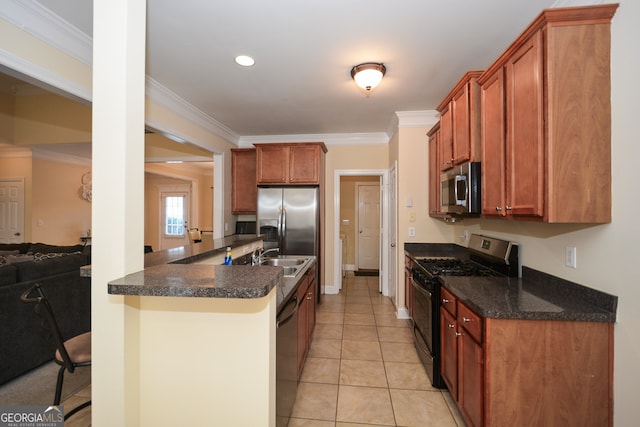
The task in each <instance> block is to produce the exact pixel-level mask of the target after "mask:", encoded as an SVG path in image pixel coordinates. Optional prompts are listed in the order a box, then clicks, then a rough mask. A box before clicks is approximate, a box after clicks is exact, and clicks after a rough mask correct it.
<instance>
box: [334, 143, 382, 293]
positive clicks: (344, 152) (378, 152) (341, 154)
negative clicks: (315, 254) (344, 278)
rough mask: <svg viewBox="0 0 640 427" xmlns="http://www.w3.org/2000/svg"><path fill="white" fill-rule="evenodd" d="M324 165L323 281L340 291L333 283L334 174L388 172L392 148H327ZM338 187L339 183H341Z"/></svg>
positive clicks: (360, 146)
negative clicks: (371, 171)
mask: <svg viewBox="0 0 640 427" xmlns="http://www.w3.org/2000/svg"><path fill="white" fill-rule="evenodd" d="M326 156H327V157H326V165H325V221H324V236H325V246H324V251H323V256H324V272H325V274H324V281H325V283H324V284H325V286H327V287H333V288H335V289H338V287H339V284H335V283H333V281H334V280H333V274H334V256H335V254H334V247H333V246H334V238H333V236H334V232H335V211H334V207H335V202H336V199H335V198H336V194H335V190H334V189H335V172H336V170H366V169H375V170H385V169H387V163H388V157H389V147H388V146H387V145H382V144H380V145H356V146H335V145H332V146H330V147H328V152H327V155H326ZM338 184H339V183H338Z"/></svg>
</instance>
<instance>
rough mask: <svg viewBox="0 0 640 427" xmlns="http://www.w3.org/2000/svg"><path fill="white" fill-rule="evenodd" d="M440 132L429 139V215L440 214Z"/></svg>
mask: <svg viewBox="0 0 640 427" xmlns="http://www.w3.org/2000/svg"><path fill="white" fill-rule="evenodd" d="M439 146H440V131H436V132H435V133H434V134H432V135H431V136H430V137H429V214H430V215H438V214H439V213H440V168H439V167H438V165H439V164H440V159H439V158H438V155H439V153H440V148H439Z"/></svg>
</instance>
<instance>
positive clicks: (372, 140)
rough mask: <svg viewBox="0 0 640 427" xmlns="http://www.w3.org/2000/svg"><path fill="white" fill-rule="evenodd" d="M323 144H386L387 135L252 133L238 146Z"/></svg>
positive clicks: (242, 137) (381, 133)
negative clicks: (288, 143)
mask: <svg viewBox="0 0 640 427" xmlns="http://www.w3.org/2000/svg"><path fill="white" fill-rule="evenodd" d="M318 141H322V142H324V143H325V145H328V146H330V145H333V146H337V145H378V144H388V143H389V136H388V135H387V134H386V133H384V132H371V133H314V134H295V135H291V134H289V135H254V136H241V137H240V141H239V144H238V146H239V147H241V148H250V147H252V146H253V144H265V143H269V142H318Z"/></svg>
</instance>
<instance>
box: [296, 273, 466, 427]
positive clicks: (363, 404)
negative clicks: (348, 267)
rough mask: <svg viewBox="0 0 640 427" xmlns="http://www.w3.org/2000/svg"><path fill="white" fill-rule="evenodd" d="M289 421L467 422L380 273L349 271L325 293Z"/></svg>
mask: <svg viewBox="0 0 640 427" xmlns="http://www.w3.org/2000/svg"><path fill="white" fill-rule="evenodd" d="M289 426H290V427H303V426H304V427H356V426H420V427H464V426H465V424H464V422H463V421H462V418H461V416H460V414H459V413H458V411H457V409H456V407H455V404H454V403H453V401H452V400H451V396H450V395H449V393H448V391H446V390H445V391H443V390H439V389H435V388H433V387H432V386H431V383H430V382H429V378H428V377H427V375H426V372H425V370H424V368H423V366H422V365H421V364H420V360H419V359H418V354H417V352H416V350H415V347H414V346H413V338H412V333H411V329H410V324H409V322H408V321H407V320H399V319H397V318H396V316H395V309H394V307H393V304H392V302H391V299H390V298H388V297H384V296H382V295H381V294H380V293H379V292H378V278H377V277H355V276H353V275H352V274H348V275H347V277H345V279H344V280H343V285H342V290H341V291H340V293H339V294H337V295H322V303H321V304H320V305H318V309H317V318H316V326H315V331H314V333H313V336H312V342H311V348H310V349H309V355H308V357H307V361H306V363H305V366H304V370H303V372H302V377H301V380H300V384H299V386H298V395H297V399H296V403H295V405H294V407H293V412H292V418H291V421H290V422H289Z"/></svg>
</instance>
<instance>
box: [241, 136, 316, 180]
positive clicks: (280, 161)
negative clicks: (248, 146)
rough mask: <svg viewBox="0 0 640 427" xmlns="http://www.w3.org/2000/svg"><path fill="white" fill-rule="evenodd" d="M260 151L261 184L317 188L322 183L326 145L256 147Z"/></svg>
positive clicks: (257, 145)
mask: <svg viewBox="0 0 640 427" xmlns="http://www.w3.org/2000/svg"><path fill="white" fill-rule="evenodd" d="M254 145H255V146H256V150H257V159H256V164H257V173H256V183H257V184H283V185H286V184H292V185H295V184H315V185H319V184H320V183H321V182H322V178H323V174H324V154H325V153H326V152H327V147H326V146H325V145H324V143H322V142H309V143H282V144H254Z"/></svg>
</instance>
